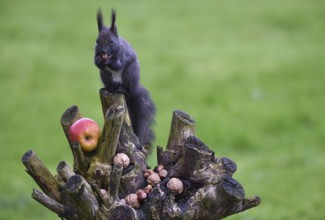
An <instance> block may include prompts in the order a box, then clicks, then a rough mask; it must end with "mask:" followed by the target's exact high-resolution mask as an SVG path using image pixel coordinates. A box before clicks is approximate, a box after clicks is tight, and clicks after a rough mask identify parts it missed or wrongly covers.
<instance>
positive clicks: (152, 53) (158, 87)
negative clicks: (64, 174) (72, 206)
mask: <svg viewBox="0 0 325 220" xmlns="http://www.w3.org/2000/svg"><path fill="white" fill-rule="evenodd" d="M99 7H102V9H103V11H104V15H106V23H109V18H110V10H111V7H114V8H115V9H116V10H117V25H118V31H119V33H120V35H121V36H123V37H124V38H126V39H127V40H128V41H129V42H130V43H131V44H132V45H133V47H134V48H135V50H136V51H137V53H138V57H139V60H140V63H141V69H142V72H141V77H142V84H143V85H145V87H147V88H148V89H149V90H150V91H151V94H152V97H153V99H154V101H155V103H156V105H157V108H158V113H157V118H156V121H157V124H156V126H155V131H156V134H157V140H156V142H155V144H154V145H155V146H156V145H161V146H165V144H166V142H167V137H168V133H169V125H170V121H171V116H172V111H173V110H174V109H181V110H183V111H185V112H187V113H189V114H190V115H191V116H192V118H194V119H195V121H196V124H197V136H198V137H199V138H200V139H201V140H203V141H204V142H205V143H206V144H207V145H208V146H210V147H211V148H213V150H214V151H215V153H216V156H218V157H229V158H231V159H233V160H234V161H236V163H237V165H238V171H237V173H236V174H235V175H234V178H236V179H237V180H238V181H239V182H240V183H241V184H242V185H243V186H244V187H245V190H246V196H253V195H259V196H260V197H261V198H262V204H261V205H260V206H259V207H257V208H254V209H251V210H249V211H246V212H244V213H241V214H238V215H235V216H231V217H229V219H232V220H244V219H245V220H246V219H270V220H271V219H272V220H274V219H324V216H325V209H324V208H325V205H324V197H325V193H324V191H325V176H324V173H325V172H324V171H325V169H324V168H325V159H324V155H325V154H324V153H325V150H324V146H323V145H324V143H325V117H324V112H325V111H324V110H325V102H324V95H325V75H324V70H325V37H324V36H325V2H324V1H322V0H274V1H266V0H259V1H258V0H247V1H242V0H233V1H232V0H228V1H226V0H216V1H208V0H201V1H195V0H186V1H185V0H179V1H168V0H167V1H162V2H157V1H149V0H140V1H83V2H81V1H73V0H72V1H63V0H57V1H55V2H54V1H53V2H52V1H41V0H28V1H23V0H15V1H12V0H10V1H9V0H2V1H1V2H0V101H1V107H0V121H1V122H0V124H1V126H0V140H1V152H0V210H1V212H0V219H7V220H9V219H58V218H57V217H56V216H55V215H54V214H52V213H51V212H50V211H48V210H47V209H45V208H44V207H43V206H41V205H40V204H38V203H37V202H36V201H34V200H33V199H32V198H31V197H30V194H31V192H32V188H33V187H36V184H35V183H34V182H33V180H32V179H31V178H30V177H29V176H28V175H27V174H26V173H25V172H24V170H25V169H24V167H23V165H22V163H21V160H20V159H21V156H22V155H23V153H24V152H25V151H26V150H28V149H34V150H35V151H36V152H37V154H38V155H39V156H40V158H41V159H42V160H43V161H44V163H45V164H46V165H47V166H48V167H49V168H50V169H51V171H53V172H54V171H55V169H56V166H57V164H58V163H59V162H60V161H61V160H66V161H68V163H70V164H71V163H72V156H71V153H70V149H69V147H68V144H67V142H66V140H65V136H64V134H63V132H62V128H61V126H60V123H59V119H60V117H61V114H62V113H63V111H64V110H65V109H66V108H68V107H70V106H71V105H73V104H76V105H78V106H79V107H80V109H81V111H82V113H83V115H84V116H86V117H90V118H93V119H95V120H96V121H98V122H99V123H100V124H101V125H102V124H103V123H102V115H101V107H100V101H99V97H98V90H99V88H100V87H101V82H100V80H99V75H98V70H97V69H96V68H95V66H94V64H93V48H94V44H95V39H96V36H97V26H96V25H97V24H96V20H95V14H96V10H97V9H98V8H99ZM149 163H150V164H151V165H154V164H155V159H154V154H153V155H152V156H151V158H150V161H149Z"/></svg>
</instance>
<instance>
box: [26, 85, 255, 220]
mask: <svg viewBox="0 0 325 220" xmlns="http://www.w3.org/2000/svg"><path fill="white" fill-rule="evenodd" d="M99 93H100V99H101V103H102V110H103V113H104V116H105V117H104V120H105V122H104V128H103V130H102V134H101V137H100V141H99V143H98V147H97V149H96V150H95V151H93V152H90V153H89V152H87V153H85V152H83V151H82V149H81V147H80V145H79V143H77V142H76V143H71V142H70V140H69V137H68V131H69V128H70V126H71V125H72V124H73V122H75V121H76V120H78V119H79V118H81V114H80V111H79V109H78V107H76V106H72V107H71V108H69V109H67V110H66V111H65V113H63V115H62V117H61V124H62V127H63V130H64V133H65V135H66V136H67V139H68V142H69V145H70V147H71V149H72V153H73V157H74V162H73V170H71V169H70V167H69V166H68V164H67V162H65V161H61V162H60V164H59V165H58V167H57V172H58V174H57V175H56V176H58V178H57V179H58V180H59V182H60V184H59V183H58V182H57V181H56V179H55V178H54V177H53V175H52V174H51V173H50V172H49V171H48V169H47V168H46V167H45V165H44V164H43V163H42V161H41V160H40V159H39V158H38V157H37V155H36V154H35V152H33V151H27V152H26V153H25V155H24V156H23V158H22V161H23V163H24V164H25V166H26V168H27V172H28V173H29V174H30V175H31V176H32V178H34V180H35V181H36V183H37V184H38V185H39V186H40V188H41V189H42V190H43V192H44V193H42V192H39V191H37V190H34V191H33V194H32V196H33V198H35V199H36V200H37V201H39V202H40V203H41V204H43V205H44V206H45V207H47V208H48V209H50V210H51V211H53V212H55V213H57V214H58V215H59V216H60V217H61V218H65V219H68V220H81V219H98V220H107V219H108V220H117V219H133V220H140V219H141V220H142V219H143V220H146V219H148V220H149V219H156V220H159V219H163V220H165V219H166V220H168V219H175V220H180V219H185V220H188V219H194V220H195V219H198V220H199V219H205V220H209V219H211V220H212V219H213V220H215V219H216V220H218V219H222V218H225V217H227V216H230V215H233V214H236V213H239V212H242V211H245V210H247V209H250V208H253V207H255V206H257V205H259V204H260V202H261V200H260V198H259V197H257V196H255V197H251V198H245V192H244V188H243V187H242V186H241V184H240V183H239V182H238V181H237V180H235V179H234V178H232V175H233V174H234V173H235V172H236V170H237V166H236V163H235V162H234V161H232V160H231V159H229V158H225V157H223V158H218V157H215V155H214V152H213V151H212V150H211V149H210V148H209V147H208V146H207V145H205V144H204V143H203V142H202V141H201V140H200V139H198V138H197V137H195V123H194V120H193V119H191V118H190V116H189V115H187V114H186V113H184V112H181V111H174V112H173V118H172V123H171V128H170V134H169V138H168V143H167V147H166V150H164V149H163V148H162V147H158V149H157V159H158V164H159V166H157V167H156V168H155V170H150V169H149V168H148V167H147V165H146V156H147V153H148V152H147V149H146V147H145V146H139V141H138V138H137V137H136V136H135V134H134V133H133V130H132V125H131V121H130V118H129V115H128V111H127V106H126V103H125V99H124V97H123V95H122V94H110V93H108V92H107V91H106V90H105V89H101V90H100V92H99ZM117 153H124V154H126V155H127V156H125V155H124V158H127V157H128V158H127V159H129V160H130V163H129V164H128V165H125V167H123V165H124V164H125V163H123V164H118V163H116V162H115V163H114V164H113V158H114V156H115V155H116V154H117ZM161 170H164V175H162V174H161V173H160V171H161ZM172 180H173V181H174V184H175V185H172V184H171V181H172ZM176 184H178V185H176ZM177 189H178V190H177ZM143 193H145V194H143ZM129 194H132V198H133V199H135V203H133V202H134V201H130V198H131V196H129V197H128V200H127V199H125V198H126V196H127V195H129ZM126 200H127V202H126ZM127 204H129V205H127Z"/></svg>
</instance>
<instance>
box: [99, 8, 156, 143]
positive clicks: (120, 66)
mask: <svg viewBox="0 0 325 220" xmlns="http://www.w3.org/2000/svg"><path fill="white" fill-rule="evenodd" d="M115 21H116V13H115V10H112V20H111V26H110V27H109V28H108V27H106V26H104V22H103V16H102V13H101V11H100V10H98V12H97V24H98V31H99V34H98V38H97V40H96V47H95V64H96V66H97V67H98V68H99V69H100V77H101V80H102V82H103V84H104V86H105V89H107V90H108V92H110V93H122V94H124V96H125V99H126V104H127V107H128V110H129V115H130V119H131V123H132V129H133V131H134V133H135V134H136V135H137V136H138V138H139V144H140V145H141V146H142V145H144V144H147V143H151V142H152V141H153V140H154V138H155V135H154V132H153V130H152V129H151V126H152V124H153V123H154V115H155V112H156V107H155V105H154V103H153V102H152V100H151V98H150V94H149V92H148V91H147V90H146V89H145V88H143V87H142V86H141V85H140V65H139V62H138V59H137V55H136V53H135V51H134V50H133V48H132V47H131V45H130V44H129V43H128V42H127V41H126V40H124V39H123V38H121V37H119V35H118V33H117V27H116V24H115Z"/></svg>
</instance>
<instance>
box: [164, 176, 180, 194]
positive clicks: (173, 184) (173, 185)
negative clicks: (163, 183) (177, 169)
mask: <svg viewBox="0 0 325 220" xmlns="http://www.w3.org/2000/svg"><path fill="white" fill-rule="evenodd" d="M167 188H168V189H169V190H170V191H171V192H172V193H175V194H181V193H182V192H183V188H184V186H183V182H182V181H180V180H179V179H178V178H175V177H173V178H171V179H170V180H169V181H168V183H167Z"/></svg>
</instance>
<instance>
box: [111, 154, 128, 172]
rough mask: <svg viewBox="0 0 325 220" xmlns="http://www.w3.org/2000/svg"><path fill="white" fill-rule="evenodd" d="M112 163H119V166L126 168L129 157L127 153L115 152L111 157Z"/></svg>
mask: <svg viewBox="0 0 325 220" xmlns="http://www.w3.org/2000/svg"><path fill="white" fill-rule="evenodd" d="M113 164H114V165H120V166H123V168H126V167H128V166H129V164H130V158H129V157H128V155H126V154H124V153H119V154H116V155H115V157H114V159H113Z"/></svg>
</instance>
